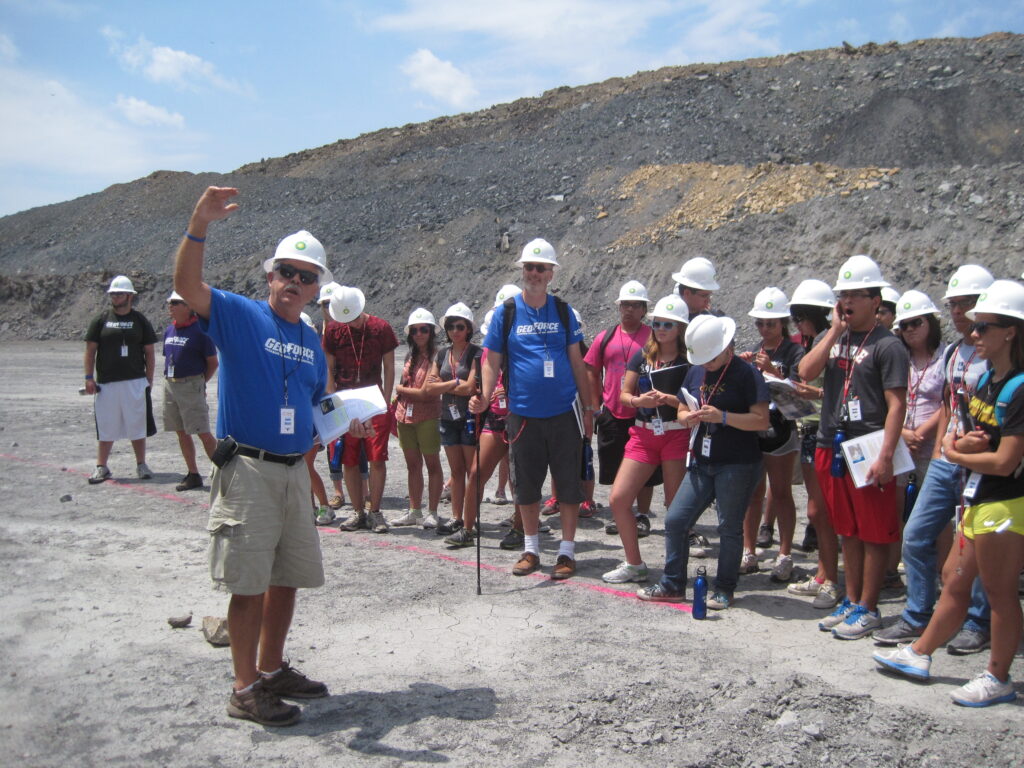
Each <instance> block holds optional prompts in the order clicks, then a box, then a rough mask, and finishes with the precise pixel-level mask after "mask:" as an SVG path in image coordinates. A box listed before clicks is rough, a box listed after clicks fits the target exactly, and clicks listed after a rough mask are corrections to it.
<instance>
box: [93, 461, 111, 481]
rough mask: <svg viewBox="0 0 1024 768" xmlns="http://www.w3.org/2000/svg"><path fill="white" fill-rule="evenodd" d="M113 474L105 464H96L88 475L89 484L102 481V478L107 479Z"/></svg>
mask: <svg viewBox="0 0 1024 768" xmlns="http://www.w3.org/2000/svg"><path fill="white" fill-rule="evenodd" d="M111 477H113V475H112V474H111V473H110V470H109V469H108V468H107V466H106V465H105V464H103V465H101V464H97V465H96V469H95V470H93V473H92V474H91V475H89V485H97V484H98V483H102V482H103V481H104V480H109V479H110V478H111Z"/></svg>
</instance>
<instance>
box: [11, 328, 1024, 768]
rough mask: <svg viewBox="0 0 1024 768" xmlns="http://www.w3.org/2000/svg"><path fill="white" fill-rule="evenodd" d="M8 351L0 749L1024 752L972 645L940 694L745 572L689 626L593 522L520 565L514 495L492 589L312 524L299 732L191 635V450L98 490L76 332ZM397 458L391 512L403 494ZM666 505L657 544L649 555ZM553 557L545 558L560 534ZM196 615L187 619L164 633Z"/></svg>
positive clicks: (431, 539) (201, 558)
mask: <svg viewBox="0 0 1024 768" xmlns="http://www.w3.org/2000/svg"><path fill="white" fill-rule="evenodd" d="M3 352H4V361H5V364H4V366H3V368H2V369H0V431H2V434H0V488H2V490H3V493H4V496H5V498H6V499H7V502H6V503H5V504H4V505H3V511H2V512H0V558H2V562H3V564H4V566H3V573H4V578H3V579H2V582H0V615H2V616H3V617H4V621H3V622H2V623H0V638H2V642H3V643H4V646H5V647H6V648H8V650H9V652H10V656H11V662H12V663H10V664H9V665H8V667H7V671H6V672H5V674H3V675H2V677H0V723H2V724H0V745H2V746H3V749H4V752H5V753H6V754H7V755H8V757H7V758H6V759H5V760H4V762H5V763H6V761H7V760H10V761H11V762H10V763H9V764H17V765H25V766H66V765H105V766H109V765H167V766H191V765H214V766H236V765H254V764H269V763H273V764H275V765H302V766H313V765H338V764H356V763H359V764H377V765H399V764H405V763H440V764H446V763H447V764H452V765H482V764H486V765H495V766H499V765H519V764H522V763H523V762H524V761H527V762H528V764H531V765H537V766H578V765H581V764H587V765H590V766H605V765H607V766H622V765H648V764H649V765H654V764H658V765H672V766H784V765H814V764H818V765H829V764H842V765H885V766H890V765H891V766H926V765H943V766H960V765H963V766H968V765H970V766H987V765H993V766H995V765H998V766H1009V765H1021V764H1024V729H1022V723H1024V709H1022V706H1021V704H1022V703H1024V700H1022V701H1018V703H1017V704H1011V705H1003V706H999V707H996V708H993V709H991V710H988V711H985V710H982V711H972V710H964V709H961V708H956V707H954V706H953V705H952V704H951V703H950V702H949V698H948V695H947V693H948V692H949V691H950V690H952V689H953V688H954V687H955V686H958V685H960V684H962V683H963V681H964V680H966V679H968V678H970V677H972V676H973V675H974V674H976V673H977V672H978V671H980V669H981V668H982V667H983V666H984V660H983V659H982V658H979V657H966V658H964V657H960V658H958V657H952V656H948V655H947V654H946V653H945V652H942V651H940V652H939V654H937V656H936V663H935V665H934V671H935V672H936V673H937V676H936V677H935V678H934V679H933V682H932V683H930V684H928V685H917V684H912V683H908V682H903V681H899V680H894V679H892V678H890V677H887V676H885V675H883V674H881V673H879V672H877V671H876V670H875V669H874V664H873V662H872V661H871V659H870V654H871V651H872V645H871V643H870V641H858V642H845V643H844V642H840V641H837V640H834V639H832V638H831V637H830V636H828V635H826V634H824V633H821V632H818V631H817V629H816V624H815V622H816V619H817V618H818V617H819V616H820V613H821V612H819V611H816V610H815V609H813V608H812V607H811V606H810V604H809V603H808V602H806V601H805V600H803V599H799V598H793V597H791V596H789V595H787V593H786V591H785V589H784V588H782V587H781V586H780V585H774V584H772V583H771V582H770V581H769V579H768V576H767V574H765V573H762V574H758V575H754V576H747V577H743V579H742V581H741V586H740V590H739V592H738V593H737V594H738V598H739V599H738V601H737V604H736V606H735V607H734V608H731V609H729V610H728V611H726V612H723V613H721V614H718V615H714V616H712V617H711V619H710V620H708V621H705V622H701V623H697V622H694V621H693V620H692V618H691V617H690V615H689V613H688V611H687V610H686V606H682V607H679V606H664V605H650V604H646V603H642V602H640V601H639V600H636V599H635V598H634V597H632V596H631V595H630V594H628V593H626V592H622V591H617V590H612V589H608V588H607V587H606V586H605V585H603V583H602V582H601V580H600V574H601V573H602V572H603V571H604V570H606V569H607V568H609V567H611V566H612V565H614V564H615V563H616V562H617V561H618V559H619V558H620V549H619V547H618V543H617V539H614V538H612V537H608V536H606V535H605V534H604V532H603V521H598V520H591V521H583V523H582V524H581V530H580V535H579V537H578V541H579V545H578V553H579V563H580V573H579V575H578V576H577V577H576V578H574V579H572V580H570V581H569V582H566V583H562V584H556V583H555V582H552V581H550V580H548V579H547V578H546V577H528V578H518V579H517V578H515V577H513V576H511V574H510V573H509V568H510V567H511V564H512V560H513V559H514V553H508V552H503V551H502V550H500V549H498V548H497V539H498V537H499V536H500V535H501V529H499V527H498V525H497V523H498V520H500V519H501V517H503V516H504V515H505V514H506V512H507V511H508V507H501V508H499V507H496V506H493V505H485V507H484V532H485V538H484V546H483V552H482V561H483V566H484V568H483V571H482V587H483V589H482V591H483V594H482V595H480V596H478V595H477V594H476V589H475V583H476V581H475V580H476V575H475V572H474V571H475V560H474V553H473V551H472V550H462V551H458V552H455V553H454V554H453V553H451V552H449V551H448V550H446V549H445V548H444V547H443V545H442V544H441V540H440V537H437V536H436V535H434V534H433V533H432V532H424V531H420V530H409V529H401V530H399V531H397V532H395V533H392V534H388V535H383V536H377V535H373V534H369V533H362V532H360V533H356V534H348V533H339V532H338V531H337V529H335V528H330V529H325V530H323V531H322V542H323V549H324V560H325V566H326V569H327V573H328V583H327V586H326V587H324V588H322V589H319V590H314V591H309V592H304V593H303V594H302V595H301V596H300V601H299V605H298V611H297V615H296V620H295V623H294V626H293V628H292V633H291V637H290V644H289V652H290V655H291V659H292V662H293V663H294V664H296V665H297V666H300V667H301V668H302V669H303V670H304V671H306V672H307V673H309V674H310V675H311V676H313V677H315V678H318V679H322V680H325V681H326V682H327V683H328V684H329V685H330V687H331V692H332V695H331V696H330V697H328V698H326V699H321V700H317V701H313V702H310V703H309V704H307V705H306V707H305V717H304V719H303V721H302V722H301V723H300V724H299V725H297V726H295V727H293V728H288V729H279V730H275V729H267V728H262V727H258V726H254V725H252V724H250V723H245V722H241V721H237V720H233V719H230V718H228V717H227V715H226V714H225V711H224V706H225V704H226V699H227V694H228V691H229V686H230V682H231V675H230V659H229V651H228V650H227V649H224V648H214V647H212V646H210V645H209V644H207V643H206V641H205V640H204V639H203V636H202V634H201V632H200V631H199V629H198V626H199V625H200V624H201V622H202V617H203V616H206V615H213V616H220V615H223V614H224V612H225V609H226V600H225V598H224V596H223V595H221V594H220V593H217V592H214V591H213V590H212V589H211V588H210V583H209V580H208V578H207V573H206V558H205V544H206V533H205V530H204V522H205V514H206V506H207V498H206V496H205V494H203V493H201V492H190V493H186V494H178V493H176V492H175V491H174V485H175V483H176V482H177V481H178V478H179V475H180V471H181V469H182V465H181V459H180V457H179V456H178V453H177V444H176V441H175V440H174V438H173V436H171V435H166V434H162V433H161V434H160V435H158V436H157V437H155V438H153V439H152V440H151V441H150V446H149V449H150V450H149V463H150V465H151V466H152V467H153V469H154V470H155V472H156V477H155V478H154V479H153V480H151V481H148V482H139V481H135V480H134V479H130V475H131V474H132V472H131V468H132V464H133V461H132V457H131V453H130V450H129V446H128V444H127V443H124V444H121V443H118V444H117V445H116V446H115V452H114V455H113V456H112V459H111V469H112V470H113V472H114V475H115V477H116V478H118V479H117V480H116V482H109V483H105V484H102V485H99V486H89V485H87V484H86V482H85V478H86V477H87V476H88V474H89V473H90V472H91V469H92V466H93V451H94V449H95V443H94V439H93V438H94V432H93V427H92V415H91V408H90V404H89V402H88V401H87V399H86V398H83V397H79V396H78V395H77V394H76V390H77V387H78V386H79V378H80V376H79V374H80V357H81V346H80V345H79V344H72V343H61V342H42V343H35V344H27V343H26V344H6V345H4V346H3ZM157 401H158V402H159V400H158V398H157ZM393 448H394V450H393V453H392V456H393V457H397V458H393V459H392V462H391V465H390V467H391V471H390V477H389V482H388V486H387V492H386V495H385V508H386V509H388V510H390V511H391V512H392V513H394V512H395V511H397V510H399V509H400V508H401V507H402V502H403V498H402V497H403V495H404V488H403V485H404V471H403V467H402V462H401V458H400V452H399V451H398V450H397V446H393ZM122 478H124V479H122ZM488 490H489V491H490V490H493V486H492V488H490V489H488ZM65 496H70V500H67V501H64V500H63V497H65ZM606 499H607V492H606V489H601V488H599V493H598V501H600V502H605V501H606ZM658 511H659V514H658V516H657V517H656V518H655V521H654V527H655V532H654V534H653V535H652V536H651V537H650V538H648V539H646V540H644V541H643V545H644V550H645V559H646V560H647V562H648V563H649V564H650V565H652V566H653V567H654V568H655V570H657V568H658V566H659V565H660V564H661V562H662V561H663V546H662V536H661V527H662V526H661V523H662V520H663V511H662V510H660V507H659V509H658ZM601 514H602V515H607V514H608V511H607V509H603V510H602V512H601ZM703 522H705V523H706V522H708V521H707V520H705V521H703ZM702 530H703V531H704V532H705V533H707V534H708V535H712V534H713V530H712V528H711V527H710V526H704V527H702ZM800 530H802V524H801V525H800V526H798V531H800ZM544 546H545V552H544V555H543V563H544V564H545V566H547V567H550V565H551V564H552V563H553V560H554V555H555V551H556V542H555V538H554V537H552V538H550V539H549V540H548V541H547V543H545V545H544ZM773 556H774V550H769V551H767V552H766V553H764V555H763V559H764V560H767V561H770V559H771V558H772V557H773ZM705 562H707V564H708V565H709V566H712V569H713V560H710V561H705ZM698 563H699V561H695V562H694V563H692V565H696V564H698ZM802 564H803V565H805V566H809V565H810V564H809V563H807V562H806V561H804V562H803V563H802ZM900 607H901V602H900V600H899V599H897V598H890V599H888V600H886V601H885V603H884V605H883V608H882V610H883V613H884V614H885V615H887V616H889V617H892V616H895V615H896V614H897V612H898V611H899V609H900ZM187 613H192V614H193V615H194V619H193V622H192V626H191V627H189V628H187V629H177V630H175V629H171V628H170V627H169V626H168V624H167V621H166V620H167V618H168V617H170V616H176V615H181V614H187Z"/></svg>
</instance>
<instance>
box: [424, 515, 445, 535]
mask: <svg viewBox="0 0 1024 768" xmlns="http://www.w3.org/2000/svg"><path fill="white" fill-rule="evenodd" d="M440 522H441V520H440V519H439V518H438V516H437V513H436V512H428V513H427V516H426V517H424V518H423V523H422V525H423V530H424V531H429V530H430V529H431V528H437V526H438V524H439V523H440Z"/></svg>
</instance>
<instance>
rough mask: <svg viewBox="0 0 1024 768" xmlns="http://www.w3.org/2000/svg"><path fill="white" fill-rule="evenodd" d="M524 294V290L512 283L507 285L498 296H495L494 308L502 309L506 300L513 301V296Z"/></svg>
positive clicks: (500, 290)
mask: <svg viewBox="0 0 1024 768" xmlns="http://www.w3.org/2000/svg"><path fill="white" fill-rule="evenodd" d="M522 292H523V289H522V288H520V287H519V286H518V285H512V283H506V284H505V285H503V286H501V288H500V289H499V290H498V292H497V293H496V294H494V306H495V307H500V306H501V305H502V304H504V303H505V300H506V299H511V298H512V297H513V296H518V295H519V294H520V293H522Z"/></svg>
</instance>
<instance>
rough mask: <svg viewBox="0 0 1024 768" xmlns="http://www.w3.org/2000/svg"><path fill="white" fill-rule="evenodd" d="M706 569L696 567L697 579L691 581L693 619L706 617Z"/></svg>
mask: <svg viewBox="0 0 1024 768" xmlns="http://www.w3.org/2000/svg"><path fill="white" fill-rule="evenodd" d="M707 574H708V569H707V568H705V567H704V566H703V565H701V566H698V567H697V578H696V579H694V580H693V618H695V619H706V618H707V617H708V576H707Z"/></svg>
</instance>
